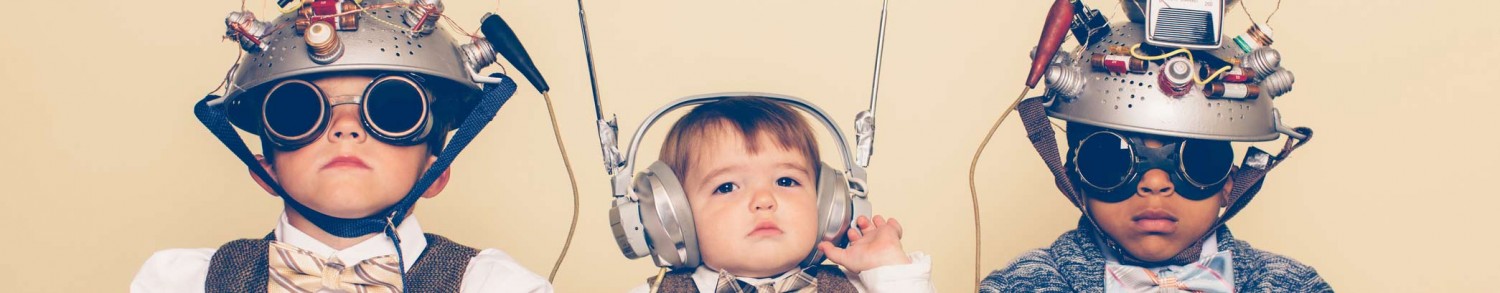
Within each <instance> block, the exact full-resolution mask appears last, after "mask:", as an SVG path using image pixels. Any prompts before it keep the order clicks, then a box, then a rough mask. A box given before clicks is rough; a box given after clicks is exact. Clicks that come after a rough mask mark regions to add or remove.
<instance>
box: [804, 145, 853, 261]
mask: <svg viewBox="0 0 1500 293" xmlns="http://www.w3.org/2000/svg"><path fill="white" fill-rule="evenodd" d="M818 164H819V168H818V170H819V171H818V239H817V242H815V243H823V241H832V242H833V244H834V245H836V246H838V247H844V245H846V244H848V240H849V239H848V237H845V233H846V232H848V231H849V230H848V229H849V226H850V225H849V223H851V222H852V221H853V220H854V219H853V218H851V215H852V214H853V213H852V212H851V210H850V202H849V180H848V179H845V178H844V174H843V173H842V172H840V171H839V170H837V169H834V168H833V167H831V166H828V164H827V163H823V162H818ZM814 245H816V244H814ZM823 257H824V255H823V252H822V251H819V250H818V249H817V247H814V248H813V251H812V253H811V254H808V256H807V259H804V260H803V261H802V266H803V267H806V266H810V265H816V264H819V263H822V262H823Z"/></svg>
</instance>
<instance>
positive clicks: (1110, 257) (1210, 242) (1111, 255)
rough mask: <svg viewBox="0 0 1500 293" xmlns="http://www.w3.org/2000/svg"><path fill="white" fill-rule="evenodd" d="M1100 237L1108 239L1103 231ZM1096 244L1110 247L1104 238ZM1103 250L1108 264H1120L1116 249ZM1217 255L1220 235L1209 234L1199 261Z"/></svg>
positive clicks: (1096, 239)
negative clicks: (1106, 244) (1105, 243)
mask: <svg viewBox="0 0 1500 293" xmlns="http://www.w3.org/2000/svg"><path fill="white" fill-rule="evenodd" d="M1099 235H1100V237H1107V236H1104V234H1103V231H1100V234H1099ZM1094 242H1095V243H1094V244H1096V245H1099V247H1109V246H1105V245H1104V239H1102V238H1098V237H1095V238H1094ZM1101 250H1103V251H1104V261H1105V262H1106V263H1111V264H1116V265H1118V264H1120V260H1119V258H1118V256H1116V255H1115V251H1114V249H1101ZM1217 253H1219V233H1214V232H1209V235H1208V239H1203V250H1202V251H1200V252H1198V260H1203V259H1206V258H1209V257H1213V256H1214V255H1215V254H1217ZM1162 267H1166V266H1162ZM1162 267H1157V268H1147V269H1153V270H1155V269H1158V268H1162Z"/></svg>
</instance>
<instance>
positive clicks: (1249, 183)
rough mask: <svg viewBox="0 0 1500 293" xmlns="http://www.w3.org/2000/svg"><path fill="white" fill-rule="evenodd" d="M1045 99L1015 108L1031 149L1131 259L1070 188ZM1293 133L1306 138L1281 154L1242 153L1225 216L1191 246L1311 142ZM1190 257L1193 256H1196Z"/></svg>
mask: <svg viewBox="0 0 1500 293" xmlns="http://www.w3.org/2000/svg"><path fill="white" fill-rule="evenodd" d="M1046 99H1047V97H1033V98H1027V99H1026V100H1024V101H1021V104H1020V105H1017V106H1016V111H1018V112H1020V113H1021V123H1022V124H1023V125H1025V126H1026V138H1027V139H1030V140H1031V146H1032V147H1033V148H1036V152H1037V154H1039V155H1041V157H1042V161H1043V162H1046V163H1047V169H1048V170H1049V171H1052V177H1053V180H1054V182H1055V183H1056V184H1057V189H1058V190H1060V191H1062V192H1063V195H1064V196H1067V197H1068V201H1070V202H1072V203H1073V206H1075V207H1077V208H1078V210H1079V211H1082V212H1083V217H1084V218H1085V219H1086V220H1087V221H1089V223H1090V224H1092V225H1094V229H1095V230H1097V231H1099V232H1100V234H1101V235H1103V236H1105V237H1104V241H1105V242H1106V244H1107V245H1108V246H1110V248H1111V249H1115V250H1116V252H1120V253H1121V256H1122V257H1125V258H1129V257H1130V256H1129V255H1128V254H1124V253H1123V252H1125V251H1124V250H1123V249H1120V248H1119V247H1118V245H1117V244H1115V243H1113V241H1114V240H1113V239H1111V238H1110V237H1109V236H1108V234H1105V233H1104V230H1102V229H1099V224H1098V222H1097V221H1094V219H1093V216H1091V215H1089V211H1088V205H1087V204H1085V202H1084V198H1083V195H1082V193H1080V192H1079V191H1078V189H1077V188H1074V187H1073V182H1072V180H1071V179H1069V177H1068V174H1067V169H1065V168H1064V167H1063V158H1062V156H1061V155H1059V154H1058V147H1057V136H1056V135H1055V134H1054V133H1053V132H1052V123H1051V121H1049V120H1048V118H1047V106H1046V105H1045V104H1044V101H1045V100H1046ZM1293 130H1294V131H1296V132H1297V133H1301V134H1303V135H1306V136H1307V138H1305V139H1295V138H1291V137H1288V138H1287V140H1286V146H1284V147H1282V148H1281V153H1279V154H1277V155H1271V154H1269V153H1266V152H1265V151H1262V150H1260V149H1259V148H1256V147H1250V150H1249V152H1247V153H1246V154H1245V160H1244V162H1243V163H1241V164H1240V167H1239V168H1237V169H1236V170H1235V171H1234V174H1232V175H1230V176H1233V178H1234V182H1235V184H1234V187H1233V188H1231V189H1230V191H1229V195H1228V197H1229V198H1228V201H1229V202H1230V204H1229V206H1228V207H1226V209H1225V210H1224V214H1222V215H1220V216H1219V223H1218V224H1216V225H1214V227H1213V228H1211V229H1209V230H1208V231H1209V233H1205V234H1204V235H1203V238H1200V239H1198V243H1195V244H1194V245H1193V247H1199V248H1201V247H1202V245H1203V243H1202V242H1203V241H1204V240H1206V239H1208V236H1209V235H1211V233H1213V231H1217V230H1219V228H1220V227H1223V226H1224V223H1226V222H1228V221H1229V219H1230V218H1233V217H1234V215H1236V214H1239V212H1240V210H1242V209H1244V208H1245V206H1246V205H1248V204H1249V203H1250V200H1251V199H1254V198H1255V194H1256V193H1259V192H1260V187H1261V184H1262V183H1264V181H1263V180H1264V179H1265V177H1266V174H1267V173H1270V172H1271V169H1273V168H1275V167H1276V166H1277V165H1279V164H1281V162H1282V161H1285V160H1286V158H1287V157H1288V156H1291V154H1292V151H1294V150H1296V149H1297V148H1299V147H1301V146H1302V145H1303V144H1306V143H1307V142H1308V141H1310V140H1312V136H1313V131H1312V129H1311V128H1307V127H1297V128H1294V129H1293ZM1190 248H1191V247H1190ZM1188 250H1194V249H1188ZM1179 255H1181V253H1179ZM1193 256H1194V257H1196V254H1194V255H1193Z"/></svg>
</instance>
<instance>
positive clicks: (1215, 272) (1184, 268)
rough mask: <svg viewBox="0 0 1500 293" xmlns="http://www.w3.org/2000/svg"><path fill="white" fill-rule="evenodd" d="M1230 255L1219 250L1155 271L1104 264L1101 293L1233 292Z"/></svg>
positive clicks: (1232, 257)
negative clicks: (1179, 264) (1204, 256)
mask: <svg viewBox="0 0 1500 293" xmlns="http://www.w3.org/2000/svg"><path fill="white" fill-rule="evenodd" d="M1233 263H1234V255H1233V254H1232V253H1230V252H1229V251H1220V252H1218V253H1215V254H1214V255H1212V256H1210V257H1208V258H1204V259H1201V260H1198V261H1197V262H1193V263H1190V264H1187V265H1181V266H1167V267H1165V268H1157V269H1155V270H1152V269H1147V268H1142V267H1137V266H1128V265H1121V264H1116V263H1106V264H1105V265H1104V271H1105V272H1104V274H1105V281H1104V282H1105V287H1104V292H1163V293H1165V292H1211V293H1232V292H1235V291H1234V268H1233V266H1232V265H1233Z"/></svg>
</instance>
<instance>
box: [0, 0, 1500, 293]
mask: <svg viewBox="0 0 1500 293" xmlns="http://www.w3.org/2000/svg"><path fill="white" fill-rule="evenodd" d="M1247 1H1248V3H1247V4H1248V7H1249V9H1250V12H1251V13H1252V14H1254V15H1255V17H1256V18H1264V17H1266V15H1268V14H1270V12H1271V11H1272V10H1273V8H1274V7H1275V5H1276V3H1275V2H1274V1H1268V0H1247ZM266 2H272V3H266ZM445 2H446V4H447V11H448V14H449V15H451V16H452V17H453V18H454V19H455V20H457V21H458V22H459V23H460V24H461V25H463V26H464V27H465V28H469V29H474V28H477V27H478V19H479V17H480V16H481V15H482V14H484V13H485V12H491V11H498V12H499V13H501V14H502V15H503V16H504V17H505V19H506V20H507V21H508V22H509V23H510V24H511V25H512V26H513V27H514V28H515V29H516V30H517V33H518V34H519V35H520V37H521V38H522V40H523V41H524V43H525V45H526V47H527V48H528V49H530V53H531V56H532V57H533V58H534V59H535V61H536V63H537V64H538V66H539V67H540V68H541V70H542V72H543V73H544V74H545V76H546V77H547V79H548V81H550V83H551V85H552V89H553V91H552V97H553V99H554V100H555V102H556V107H557V115H558V118H559V119H560V122H561V127H562V134H563V139H564V140H565V142H566V143H567V146H568V150H569V152H570V154H571V155H572V160H573V163H574V166H573V167H574V169H575V170H576V171H577V174H578V179H579V188H580V192H581V195H582V199H581V200H582V202H581V207H580V213H581V214H580V215H579V223H578V230H577V236H576V239H575V240H574V242H573V247H572V251H571V252H569V255H568V258H567V261H566V262H565V263H563V265H562V269H561V272H560V273H559V276H558V277H557V280H556V283H555V284H556V288H557V291H560V292H618V291H624V290H627V289H629V288H631V287H633V286H636V285H638V284H640V283H641V282H642V281H643V280H644V279H645V278H646V277H648V276H651V275H653V274H654V273H655V272H656V268H655V267H654V266H652V265H651V264H650V261H648V260H644V259H641V260H626V259H625V258H624V257H622V256H621V255H620V252H619V250H618V248H616V246H615V244H614V241H613V239H612V237H611V234H610V232H609V230H608V224H607V221H606V217H607V211H608V208H609V200H610V197H609V185H608V177H606V175H605V173H604V170H603V169H602V165H601V164H600V163H599V162H600V160H599V151H598V148H597V146H598V142H597V140H596V138H595V130H594V114H593V111H594V110H593V108H592V101H591V100H590V96H589V85H588V73H587V69H586V67H585V61H584V55H583V43H582V39H581V36H580V33H579V30H578V19H577V13H578V11H577V8H576V7H575V5H576V4H575V3H574V1H565V0H503V1H498V2H497V1H463V0H450V1H445ZM1050 2H1051V1H1041V0H1035V1H980V0H968V1H959V0H948V1H936V0H923V1H917V0H891V4H890V16H889V28H888V32H887V36H886V52H885V69H884V74H883V76H882V77H883V79H882V84H881V98H880V108H879V109H880V112H879V117H878V118H879V123H878V129H879V132H878V137H877V144H876V153H875V156H874V159H873V163H872V164H871V166H870V169H869V171H870V186H871V188H872V190H871V195H870V197H871V200H872V201H873V203H874V205H875V210H876V211H877V213H879V214H883V215H887V216H891V217H895V218H897V219H900V220H901V221H902V223H903V224H904V226H905V227H906V228H907V230H906V234H905V236H906V237H905V240H904V241H903V243H904V244H905V247H906V249H907V250H908V251H925V252H927V253H929V254H931V255H932V256H933V259H934V267H933V270H932V275H933V281H934V282H935V283H936V284H937V287H938V289H939V290H940V291H943V292H964V291H970V290H974V280H973V271H972V270H973V267H974V262H975V261H976V257H975V255H974V247H973V240H974V237H976V235H975V234H974V228H973V222H972V218H971V216H972V214H971V211H970V209H971V206H970V199H969V193H968V186H967V179H966V177H967V172H968V167H969V162H970V157H971V155H972V154H973V151H974V149H975V148H976V147H977V146H978V145H979V142H980V139H981V138H983V136H984V134H985V131H986V130H987V129H988V128H989V126H990V123H991V122H992V121H993V120H994V119H996V118H997V117H998V116H999V115H1000V111H1001V110H1002V108H1003V107H1004V106H1006V105H1008V104H1009V103H1010V102H1011V101H1012V99H1013V98H1014V97H1015V96H1016V94H1017V93H1018V91H1019V90H1020V84H1021V83H1022V79H1023V78H1024V77H1025V74H1026V69H1027V68H1028V62H1029V59H1028V58H1027V52H1028V51H1029V50H1030V49H1031V47H1032V46H1033V45H1034V44H1035V42H1036V39H1037V35H1038V33H1039V32H1040V27H1041V24H1042V19H1043V18H1044V17H1045V15H1046V13H1047V7H1048V6H1049V5H1050ZM1088 4H1090V5H1092V6H1094V7H1095V8H1098V9H1101V10H1102V11H1103V12H1104V13H1105V14H1106V15H1114V20H1116V21H1124V20H1125V16H1124V13H1120V12H1118V11H1119V10H1120V9H1119V8H1116V6H1115V2H1112V1H1089V2H1088ZM239 5H240V3H239V2H238V1H223V0H219V1H97V0H94V1H12V2H10V3H9V4H8V5H7V6H8V7H7V8H8V10H9V11H11V12H10V13H7V14H6V16H5V17H3V18H0V27H4V28H5V29H3V30H0V101H3V103H0V125H3V128H4V131H3V133H4V136H3V137H4V138H3V139H0V156H3V157H0V170H3V171H0V172H3V173H0V180H3V186H4V189H5V191H4V192H3V194H4V197H3V199H0V210H3V211H0V223H3V224H0V227H4V228H5V230H4V231H0V235H4V236H3V237H0V254H3V255H0V259H3V260H4V263H5V264H4V265H0V284H3V285H0V287H10V288H8V289H7V290H5V291H10V292H112V291H113V292H118V291H124V290H125V289H126V288H127V286H128V284H129V282H130V280H131V278H132V277H133V276H134V275H135V273H136V270H138V269H139V267H140V265H141V263H142V262H143V261H145V260H146V258H147V257H148V256H150V255H151V253H152V252H154V251H157V250H160V249H166V248H184V247H217V246H218V245H220V244H222V243H224V242H227V241H229V240H233V239H238V238H246V237H259V236H261V235H264V234H265V233H266V232H267V231H269V230H270V229H271V228H272V227H273V225H274V224H275V221H276V216H277V214H278V213H279V212H280V209H281V202H280V200H278V199H276V198H274V197H271V196H269V195H267V194H266V193H265V192H263V191H262V190H261V189H260V188H259V187H258V186H256V185H255V183H254V182H253V181H251V180H250V178H249V176H248V175H247V172H246V170H245V168H244V166H242V165H241V164H240V163H239V162H238V161H237V160H235V158H234V157H233V156H232V155H231V154H230V153H229V152H227V151H225V149H224V148H223V147H222V146H220V145H219V143H218V142H217V141H216V140H214V139H213V137H212V136H211V135H210V134H209V132H208V131H206V130H205V129H204V128H203V127H202V126H200V125H199V123H198V122H197V120H196V119H195V118H194V117H193V115H192V113H191V107H192V104H193V103H194V102H195V101H197V100H198V99H200V98H202V97H203V95H204V93H206V92H207V91H208V90H210V89H212V88H213V87H214V85H216V84H217V83H218V82H219V81H220V79H221V78H222V76H223V74H224V71H225V70H226V69H227V68H228V67H229V66H230V62H232V61H233V58H234V56H235V52H236V50H239V49H238V47H237V46H236V45H235V44H234V43H232V42H228V41H222V40H221V38H220V36H221V35H222V34H223V32H224V30H225V28H224V23H223V21H224V16H225V15H226V14H227V13H229V12H230V11H234V10H237V9H238V8H239ZM274 5H275V4H274V1H265V0H255V1H250V2H249V3H248V6H249V7H250V8H251V9H252V10H254V11H256V12H257V13H258V14H260V15H271V14H272V13H273V11H274ZM585 5H588V9H589V10H588V12H589V14H588V15H589V17H590V19H589V24H590V25H591V26H592V32H591V33H592V34H593V37H594V39H593V45H594V51H595V54H596V55H595V58H596V61H597V65H598V74H599V86H600V91H601V92H602V93H603V95H604V106H605V109H604V111H605V112H606V113H615V114H618V115H619V119H620V124H621V129H620V132H621V133H622V136H623V137H622V140H624V139H628V138H629V136H630V134H631V133H633V132H634V131H635V129H636V127H637V125H639V123H640V120H641V119H642V118H643V116H645V115H646V114H648V113H649V112H650V111H651V110H654V109H656V108H657V107H660V106H662V105H663V104H664V103H666V102H668V101H671V100H674V99H676V98H679V97H682V96H687V95H691V94H698V93H706V92H719V91H740V90H751V91H764V92H776V93H783V94H790V95H795V96H800V97H804V98H806V99H809V100H811V101H813V102H815V103H817V104H818V105H819V106H821V107H822V108H824V109H826V110H828V111H829V112H830V114H831V115H832V116H833V117H834V118H835V119H837V121H838V122H839V123H840V124H841V125H842V126H843V127H845V128H844V129H845V130H850V127H852V120H853V117H854V114H855V113H857V112H858V111H860V110H863V109H864V108H865V107H866V106H867V99H868V96H869V90H870V74H871V69H872V67H873V66H872V65H873V64H872V61H873V57H874V53H875V48H874V47H875V37H876V31H877V22H878V20H879V13H880V1H876V0H869V1H789V0H775V1H728V0H711V1H703V0H673V1H599V0H590V1H585ZM1496 12H1500V4H1497V2H1494V1H1425V2H1415V1H1397V0H1378V1H1350V0H1338V1H1334V0H1324V1H1286V2H1285V3H1282V4H1281V9H1280V12H1278V13H1276V15H1275V18H1274V19H1273V20H1272V21H1271V23H1270V24H1271V25H1272V26H1273V27H1274V28H1275V29H1276V44H1275V45H1274V46H1275V47H1277V48H1278V49H1280V50H1281V52H1282V53H1283V55H1284V56H1285V60H1286V61H1285V62H1284V63H1283V64H1284V66H1285V67H1286V68H1287V69H1289V70H1292V71H1293V72H1295V73H1296V76H1297V80H1298V83H1297V85H1296V90H1294V91H1292V92H1291V93H1290V94H1288V95H1286V96H1283V97H1280V98H1279V99H1278V100H1277V101H1276V105H1277V106H1278V107H1279V108H1280V109H1281V112H1282V114H1283V115H1284V116H1285V121H1286V122H1287V123H1289V124H1292V125H1305V126H1310V127H1313V128H1314V129H1316V130H1317V138H1316V139H1314V140H1313V141H1312V142H1311V143H1310V144H1308V145H1307V146H1306V147H1305V148H1303V149H1301V150H1300V151H1299V152H1297V154H1296V155H1295V156H1294V157H1293V158H1292V159H1291V160H1289V161H1288V162H1287V163H1286V164H1284V165H1282V166H1281V167H1280V168H1279V169H1277V171H1275V172H1274V173H1273V174H1272V175H1271V177H1270V179H1269V180H1270V181H1269V182H1268V183H1267V184H1266V185H1265V189H1264V190H1263V191H1262V192H1261V193H1260V196H1258V197H1257V198H1256V200H1255V202H1254V203H1253V204H1251V205H1250V207H1249V208H1248V209H1246V210H1245V212H1244V213H1243V214H1241V215H1240V216H1238V217H1237V218H1235V219H1234V220H1233V221H1232V222H1231V223H1230V226H1231V227H1232V228H1233V229H1234V231H1235V233H1236V236H1238V237H1239V238H1241V239H1246V240H1249V241H1250V242H1251V243H1253V244H1254V245H1255V246H1256V247H1258V248H1262V249H1267V250H1270V251H1274V252H1277V253H1281V254H1284V255H1287V256H1290V257H1293V258H1296V259H1297V260H1300V261H1302V262H1304V263H1307V264H1310V265H1313V266H1315V267H1316V268H1317V269H1318V271H1319V272H1320V273H1321V274H1322V275H1323V277H1324V278H1325V279H1326V280H1328V281H1329V282H1330V283H1332V284H1333V286H1334V288H1337V289H1339V290H1340V291H1350V292H1410V291H1431V292H1442V291H1487V290H1493V289H1492V288H1490V287H1491V286H1493V280H1495V279H1500V267H1497V266H1495V265H1494V264H1495V263H1500V256H1497V255H1496V254H1494V253H1493V250H1494V248H1495V246H1494V243H1495V241H1496V240H1500V238H1497V237H1496V236H1495V233H1494V231H1496V230H1495V229H1496V228H1495V225H1494V224H1495V223H1497V222H1500V220H1497V218H1496V217H1495V213H1493V212H1492V211H1493V210H1494V208H1495V206H1496V205H1500V199H1497V192H1496V189H1495V187H1494V186H1493V184H1494V182H1495V180H1496V179H1495V177H1496V175H1497V172H1496V171H1495V170H1496V169H1495V167H1494V166H1495V165H1496V164H1497V163H1500V154H1497V153H1496V151H1495V146H1496V144H1497V143H1500V139H1496V133H1497V132H1496V130H1495V128H1494V126H1495V125H1496V122H1495V120H1494V119H1495V117H1496V115H1495V113H1496V112H1495V111H1496V109H1500V99H1497V95H1496V93H1495V91H1496V89H1497V88H1496V85H1497V84H1500V69H1497V68H1500V67H1497V66H1496V64H1500V53H1497V51H1496V50H1495V49H1494V48H1495V46H1496V45H1500V29H1496V28H1495V26H1494V25H1493V22H1492V21H1488V20H1487V19H1491V18H1492V17H1493V15H1494V14H1495V13H1496ZM1227 19H1228V23H1227V24H1226V26H1225V27H1226V28H1225V31H1226V33H1228V34H1237V33H1239V32H1241V31H1243V29H1244V28H1246V27H1248V26H1249V23H1248V22H1247V21H1246V18H1245V16H1244V14H1243V12H1241V11H1240V7H1238V6H1235V7H1232V8H1231V9H1230V10H1229V12H1228V13H1227ZM1064 46H1065V48H1071V47H1072V46H1074V45H1073V43H1072V42H1071V41H1069V43H1068V44H1066V45H1064ZM491 70H495V69H493V68H492V69H491ZM512 71H513V70H512ZM516 78H518V79H519V78H520V76H516ZM520 83H521V84H522V87H521V89H520V90H519V91H518V92H517V94H516V96H515V97H514V98H513V99H512V100H511V101H510V103H509V104H508V105H505V107H504V108H503V109H502V110H501V111H500V114H499V117H498V118H496V119H495V121H494V122H493V123H491V124H490V127H489V128H488V129H486V130H485V131H484V133H483V134H482V135H481V136H480V138H479V139H478V140H477V141H476V142H475V143H474V144H473V145H471V146H470V148H469V149H468V150H467V151H466V152H465V153H464V154H463V156H461V157H460V158H459V160H458V161H457V163H456V164H454V167H453V181H452V183H451V184H450V185H449V186H448V189H447V190H446V191H444V192H443V193H442V194H441V195H440V196H438V197H437V198H435V199H429V200H422V201H421V202H420V204H419V205H418V209H417V212H416V214H417V215H418V216H419V217H420V218H421V221H422V224H423V226H424V227H425V228H426V230H427V231H428V232H434V233H441V234H444V235H446V236H449V237H452V238H454V239H457V240H458V241H460V242H461V243H464V244H468V245H471V246H476V247H494V248H500V249H502V250H504V251H506V252H508V253H509V254H511V255H512V256H514V257H515V258H516V259H517V260H519V261H520V262H521V264H523V265H525V266H526V267H527V268H529V269H531V270H532V271H534V272H537V273H539V274H542V275H544V276H545V275H546V274H547V272H548V271H550V270H551V269H552V265H553V261H554V260H555V258H556V257H557V253H558V252H559V251H560V250H561V248H562V244H563V239H564V237H565V235H566V233H567V229H568V221H569V213H570V211H571V209H572V204H573V203H572V199H571V198H570V194H569V189H568V180H567V177H566V175H565V173H564V169H563V165H562V161H561V159H560V157H559V156H558V153H557V150H556V146H555V145H554V142H553V137H552V130H551V129H550V128H549V126H548V123H549V122H548V119H547V113H546V108H545V105H544V104H543V103H542V99H541V96H540V95H538V94H537V93H536V92H535V90H534V89H532V88H531V87H530V86H529V84H527V83H525V82H520ZM1033 93H1034V94H1035V93H1039V91H1033ZM1017 120H1018V119H1016V117H1014V116H1013V117H1011V119H1010V121H1007V122H1006V124H1005V125H1004V126H1003V127H1001V128H1000V130H999V133H997V134H996V136H995V140H994V141H993V142H992V143H991V144H990V146H989V149H988V150H987V152H986V153H985V155H984V157H983V158H982V161H981V162H980V165H979V168H978V178H979V182H978V189H979V192H980V200H981V205H980V210H981V211H982V216H983V224H984V225H983V231H982V234H981V235H979V237H981V238H982V240H983V241H984V245H983V246H984V251H983V255H981V256H980V257H978V258H977V259H978V261H979V264H980V267H982V268H984V271H985V273H986V274H987V273H988V272H989V271H990V270H993V269H998V268H1001V267H1003V266H1005V265H1006V264H1007V263H1008V262H1009V261H1010V260H1011V259H1013V258H1014V257H1015V256H1017V255H1018V254H1020V253H1021V252H1023V251H1025V250H1027V249H1032V248H1037V247H1042V246H1044V245H1048V244H1049V243H1051V242H1052V241H1053V239H1055V238H1056V237H1057V235H1059V234H1061V233H1063V232H1064V231H1066V230H1068V229H1071V228H1073V227H1074V224H1075V221H1076V219H1077V217H1078V212H1077V211H1076V210H1075V209H1074V208H1073V207H1072V206H1070V205H1069V204H1068V203H1067V202H1066V201H1065V200H1064V199H1063V198H1062V197H1060V196H1059V193H1058V191H1057V190H1056V189H1055V188H1054V186H1053V185H1052V181H1051V179H1052V178H1051V177H1050V175H1049V173H1047V171H1046V168H1045V167H1044V166H1043V164H1042V162H1041V160H1040V159H1039V158H1038V157H1037V155H1036V154H1035V152H1034V151H1033V150H1032V149H1031V147H1030V145H1029V144H1028V143H1027V142H1026V140H1025V138H1024V134H1023V131H1022V130H1021V125H1020V123H1019V121H1017ZM665 129H666V128H665V127H663V128H661V129H659V130H657V131H654V132H652V136H651V137H650V138H649V139H648V140H647V143H646V144H645V151H644V152H643V155H642V157H641V158H642V160H643V161H647V160H653V159H654V158H655V154H656V153H657V151H658V150H659V148H658V146H657V145H658V144H659V143H660V137H661V136H662V133H664V132H665ZM246 137H247V138H248V137H249V136H246ZM851 138H852V134H851ZM820 140H821V141H822V143H823V147H824V150H825V151H827V152H832V151H834V149H833V148H832V147H831V146H832V145H831V144H830V141H829V138H828V137H827V136H823V137H821V138H820ZM252 143H253V141H252ZM1256 145H1258V146H1261V147H1263V148H1268V149H1272V150H1275V149H1279V142H1275V143H1262V144H1256ZM1245 146H1247V145H1245V144H1237V147H1236V149H1237V151H1240V152H1243V148H1244V147H1245ZM825 157H826V158H829V159H828V160H829V161H828V162H829V163H832V164H840V162H839V161H838V159H837V158H836V157H834V156H825Z"/></svg>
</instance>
